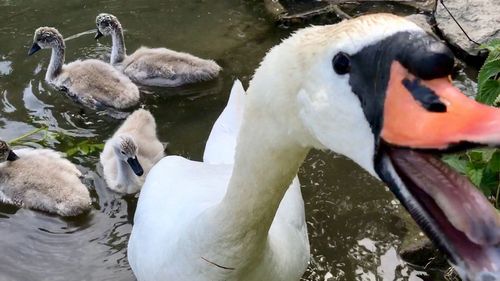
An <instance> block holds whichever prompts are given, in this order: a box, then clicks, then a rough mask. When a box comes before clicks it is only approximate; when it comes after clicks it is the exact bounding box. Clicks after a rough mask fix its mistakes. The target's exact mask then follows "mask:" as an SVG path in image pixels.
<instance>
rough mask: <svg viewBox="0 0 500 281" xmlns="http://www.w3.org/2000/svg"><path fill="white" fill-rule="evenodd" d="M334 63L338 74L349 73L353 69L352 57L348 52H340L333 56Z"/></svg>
mask: <svg viewBox="0 0 500 281" xmlns="http://www.w3.org/2000/svg"><path fill="white" fill-rule="evenodd" d="M332 65H333V69H334V70H335V72H336V73H337V74H340V75H343V74H346V73H349V71H351V58H350V57H349V55H348V54H346V53H343V52H340V53H338V54H336V55H335V57H333V60H332Z"/></svg>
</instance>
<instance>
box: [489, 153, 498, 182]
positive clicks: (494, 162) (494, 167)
mask: <svg viewBox="0 0 500 281" xmlns="http://www.w3.org/2000/svg"><path fill="white" fill-rule="evenodd" d="M488 169H489V170H491V171H493V172H495V173H500V150H498V149H497V150H496V151H495V153H493V155H492V156H491V159H490V161H489V162H488ZM497 178H498V176H497Z"/></svg>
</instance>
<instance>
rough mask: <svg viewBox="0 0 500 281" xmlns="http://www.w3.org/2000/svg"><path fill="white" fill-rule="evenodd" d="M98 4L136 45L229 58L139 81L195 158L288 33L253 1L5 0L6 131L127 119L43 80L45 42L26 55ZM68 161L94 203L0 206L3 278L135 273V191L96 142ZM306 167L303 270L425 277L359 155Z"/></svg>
mask: <svg viewBox="0 0 500 281" xmlns="http://www.w3.org/2000/svg"><path fill="white" fill-rule="evenodd" d="M100 12H109V13H113V14H115V15H116V16H117V17H118V18H119V19H120V21H121V22H122V25H123V26H124V28H125V30H126V33H125V40H126V43H127V48H128V50H129V51H133V50H135V49H136V48H138V47H140V46H141V45H145V46H150V47H159V46H165V47H168V48H171V49H174V50H182V51H186V52H190V53H193V54H195V55H198V56H200V57H205V58H212V59H215V60H216V61H217V62H218V63H219V64H220V65H221V66H222V67H224V71H223V72H222V75H221V76H220V77H219V78H218V79H217V80H215V81H212V82H207V83H202V84H198V85H193V86H187V87H182V88H176V89H158V88H144V89H143V92H144V94H143V95H142V96H143V98H142V100H141V103H140V106H141V107H144V108H147V109H149V110H150V111H151V112H152V113H153V115H154V116H155V118H156V120H157V123H158V133H159V136H160V139H161V140H162V141H164V142H169V143H170V146H169V153H170V154H178V155H182V156H184V157H188V158H191V159H196V160H200V159H201V155H202V152H203V148H204V145H205V141H206V138H207V136H208V134H209V131H210V128H211V126H212V124H213V122H214V121H215V119H216V118H217V116H218V114H219V113H220V112H221V111H222V109H223V106H224V105H225V102H226V100H227V97H228V93H229V89H230V87H231V84H232V81H233V80H234V79H235V78H236V77H238V78H240V79H242V80H243V82H244V84H246V83H247V82H248V80H249V78H250V77H251V75H252V73H253V70H254V69H255V67H256V66H257V65H258V62H259V61H260V60H261V58H262V57H263V56H264V54H265V52H266V50H268V49H269V48H270V47H271V46H273V45H275V44H277V43H278V42H279V41H280V40H281V39H282V38H284V37H286V36H287V35H288V34H289V32H291V30H290V29H283V28H279V27H277V26H276V25H275V24H273V23H272V22H270V21H269V20H268V19H266V18H265V12H264V9H263V6H262V4H261V2H260V1H257V0H255V1H242V0H234V1H229V0H217V1H215V0H213V1H204V0H197V1H183V0H169V1H166V0H163V1H157V0H154V1H119V0H108V1H82V2H80V1H74V0H69V1H68V0H66V1H62V0H57V1H56V0H54V1H40V0H31V1H25V0H10V1H9V0H0V107H1V112H0V138H2V139H5V140H10V139H12V138H15V137H17V136H19V135H21V134H24V133H26V132H29V131H31V130H33V129H34V128H37V127H41V126H47V127H49V130H50V132H52V134H51V137H49V138H48V139H47V140H45V141H44V142H43V145H44V146H47V147H50V148H53V149H56V150H59V151H63V152H64V151H67V150H68V149H71V148H73V147H74V146H75V145H77V144H79V143H81V142H82V141H88V142H89V143H103V142H104V141H105V140H106V139H107V138H109V137H110V136H111V134H112V133H113V131H114V130H115V129H116V128H117V126H119V124H120V122H121V121H120V120H116V119H114V118H112V117H110V116H108V115H106V114H102V112H96V111H93V110H90V109H83V108H82V107H81V106H79V105H77V104H75V103H73V102H72V101H71V100H69V99H68V98H66V97H65V96H64V95H63V94H62V93H60V92H57V91H55V90H53V89H51V88H50V87H49V86H48V85H47V84H46V83H45V82H44V80H43V77H44V75H45V70H46V67H47V65H48V62H49V57H50V52H49V51H47V50H42V51H40V52H38V53H37V54H35V55H34V56H32V57H27V52H28V49H29V47H30V46H31V42H32V36H33V32H34V30H35V29H36V28H37V27H39V26H54V27H57V28H58V29H59V31H60V32H61V33H62V34H63V35H64V36H65V37H70V36H72V35H76V34H79V33H81V32H84V31H88V30H90V29H93V28H94V27H95V24H94V20H95V16H96V15H97V14H98V13H100ZM110 45H111V44H110V40H109V38H107V39H104V40H101V41H99V42H95V41H94V39H93V35H91V34H87V35H81V36H77V37H76V38H74V39H71V40H68V41H67V42H66V46H67V51H66V61H67V62H70V61H73V60H76V59H83V58H102V59H104V58H107V54H108V53H109V52H110ZM41 137H42V134H37V135H35V136H33V137H32V138H33V140H37V139H40V138H41ZM28 144H29V145H31V146H34V147H40V146H41V144H40V142H39V143H36V142H35V141H32V142H30V143H28ZM70 160H71V161H72V162H74V163H75V164H77V165H78V166H79V168H80V169H81V170H82V171H83V172H84V173H85V175H86V177H85V180H84V181H85V183H86V184H87V186H89V188H90V189H91V193H92V196H93V207H94V208H93V210H92V211H91V213H90V214H88V215H85V216H82V217H79V218H73V219H62V218H60V217H57V216H50V215H47V214H44V213H40V212H35V211H31V210H25V209H17V208H14V207H10V206H6V205H0V280H1V281H8V280H22V281H25V280H50V281H57V280H95V281H101V280H135V279H134V277H133V274H132V272H131V270H130V268H129V266H128V263H127V259H126V246H127V240H128V237H129V234H130V231H131V228H132V225H131V223H130V222H131V218H132V217H133V211H134V209H135V204H136V200H135V199H133V198H122V197H121V196H119V195H117V194H114V193H112V192H110V191H109V190H108V189H107V188H106V186H105V183H104V181H103V179H102V177H101V175H102V169H101V167H100V166H99V164H98V162H99V155H98V152H96V153H90V154H88V155H83V154H78V153H77V154H74V155H73V156H71V157H70ZM300 176H301V181H302V184H303V194H304V199H305V201H306V211H307V220H308V226H309V235H310V241H311V249H312V258H311V265H310V267H309V269H308V271H307V272H306V274H305V275H304V279H303V280H318V281H319V280H421V279H420V278H419V277H417V275H419V274H422V272H419V271H416V270H415V269H412V268H411V267H408V266H407V265H405V264H404V263H403V262H402V261H401V260H400V259H399V257H398V255H397V248H398V246H399V244H400V239H401V237H402V236H403V235H404V233H405V232H406V229H405V227H404V223H403V222H402V221H401V219H400V218H399V217H398V216H397V215H396V211H397V209H398V208H400V207H398V206H397V204H395V203H394V199H393V196H392V195H391V194H390V193H389V192H387V191H386V190H385V188H384V187H383V185H382V184H380V183H378V182H377V181H375V180H374V179H372V178H371V177H370V176H369V175H368V174H366V173H365V172H363V171H362V170H360V169H359V168H358V167H357V166H356V165H355V164H353V163H352V162H350V161H348V160H346V159H344V158H341V157H337V156H334V155H331V154H324V153H318V152H314V153H311V154H310V155H309V157H308V158H307V161H306V163H305V164H304V166H303V168H302V169H301V173H300ZM329 278H332V279H329Z"/></svg>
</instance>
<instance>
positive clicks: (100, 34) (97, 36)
mask: <svg viewBox="0 0 500 281" xmlns="http://www.w3.org/2000/svg"><path fill="white" fill-rule="evenodd" d="M102 36H104V34H102V33H101V32H100V31H99V29H97V30H96V31H95V37H94V39H95V40H97V39H99V38H101V37H102Z"/></svg>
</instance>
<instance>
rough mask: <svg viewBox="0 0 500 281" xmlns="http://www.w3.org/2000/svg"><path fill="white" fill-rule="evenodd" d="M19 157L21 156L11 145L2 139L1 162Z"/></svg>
mask: <svg viewBox="0 0 500 281" xmlns="http://www.w3.org/2000/svg"><path fill="white" fill-rule="evenodd" d="M17 159H19V157H18V156H17V155H16V154H15V153H14V151H12V150H11V149H10V147H9V145H8V144H7V143H6V142H5V141H3V140H0V163H2V162H5V161H14V160H17Z"/></svg>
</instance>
